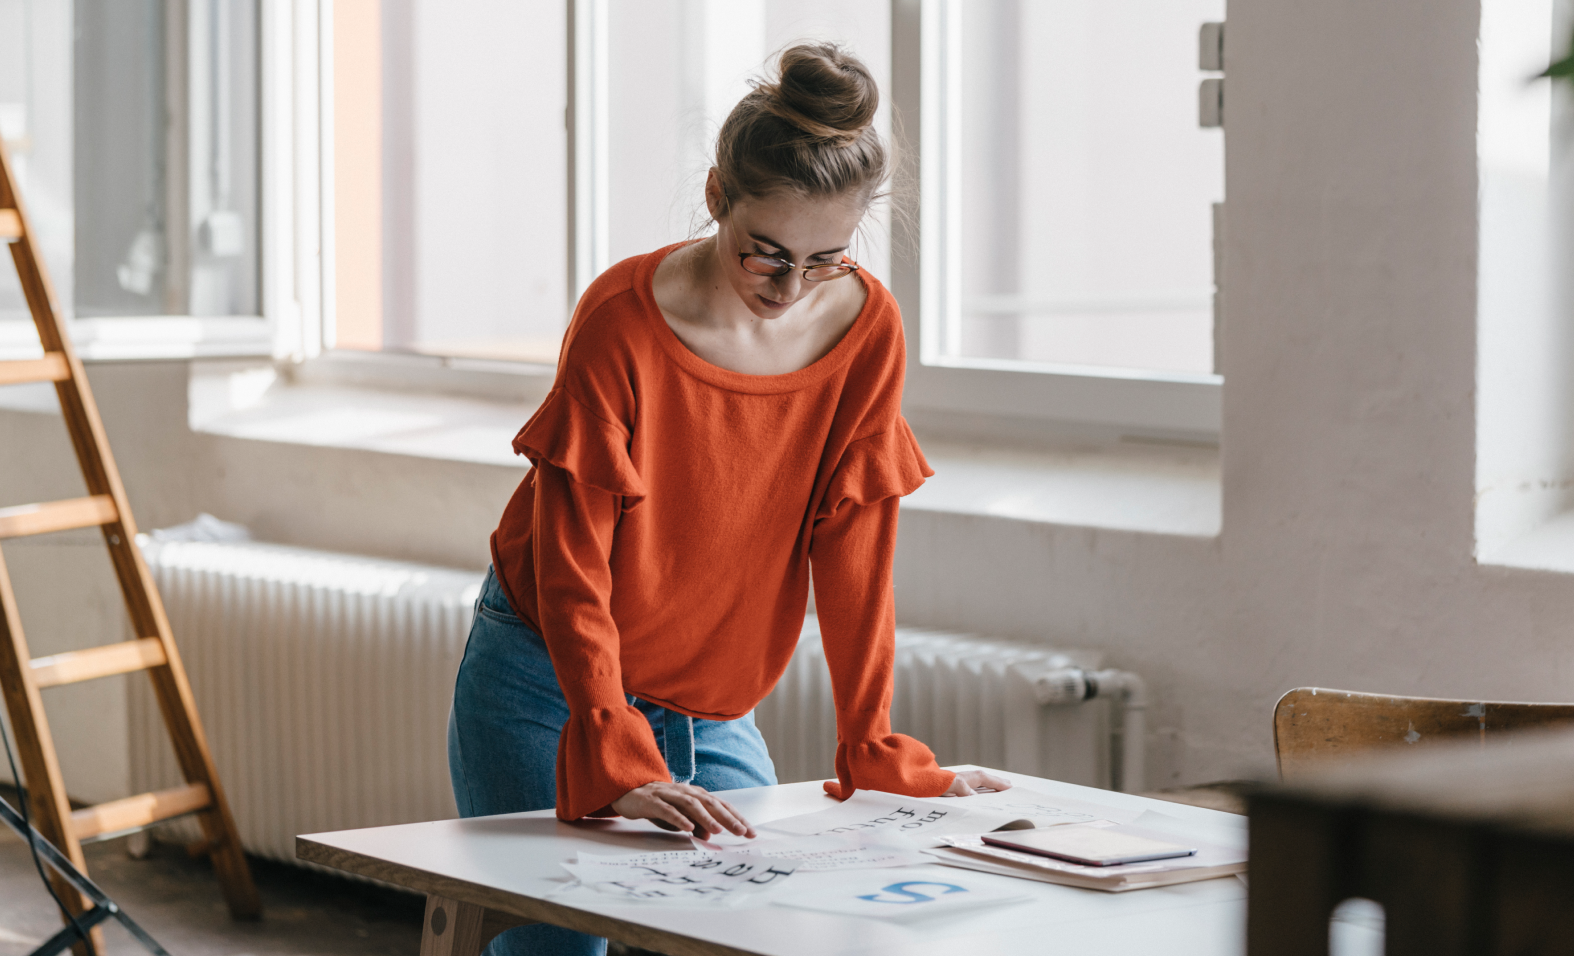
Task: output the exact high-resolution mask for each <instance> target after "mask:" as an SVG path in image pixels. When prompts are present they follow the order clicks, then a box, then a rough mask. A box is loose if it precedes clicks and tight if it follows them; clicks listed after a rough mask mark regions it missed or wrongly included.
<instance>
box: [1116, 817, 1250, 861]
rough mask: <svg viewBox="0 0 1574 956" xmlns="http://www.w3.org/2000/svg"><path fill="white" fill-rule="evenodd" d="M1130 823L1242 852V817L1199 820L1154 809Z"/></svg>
mask: <svg viewBox="0 0 1574 956" xmlns="http://www.w3.org/2000/svg"><path fill="white" fill-rule="evenodd" d="M1132 825H1133V826H1139V827H1142V828H1144V829H1147V830H1153V831H1154V832H1156V833H1163V834H1166V835H1168V836H1170V837H1172V838H1176V839H1181V840H1189V841H1191V842H1193V843H1208V844H1212V845H1213V846H1216V847H1219V848H1221V849H1225V850H1231V851H1234V852H1238V853H1245V852H1246V818H1245V817H1237V818H1235V819H1230V818H1228V817H1226V818H1223V819H1221V820H1217V821H1214V820H1210V821H1209V822H1207V823H1200V822H1198V821H1195V820H1182V819H1180V818H1179V817H1172V816H1170V815H1169V814H1167V813H1159V812H1158V811H1156V810H1148V811H1145V812H1144V813H1143V814H1142V815H1141V816H1139V817H1137V818H1136V819H1135V820H1133V821H1132Z"/></svg>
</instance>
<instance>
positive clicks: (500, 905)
mask: <svg viewBox="0 0 1574 956" xmlns="http://www.w3.org/2000/svg"><path fill="white" fill-rule="evenodd" d="M952 769H971V768H965V767H959V768H952ZM1006 776H1007V777H1009V778H1011V779H1012V780H1013V781H1015V782H1016V783H1017V784H1018V785H1019V786H1023V787H1029V788H1031V789H1033V790H1037V791H1040V792H1042V793H1046V794H1051V795H1064V796H1067V797H1075V798H1077V799H1080V800H1088V801H1093V802H1098V803H1104V804H1107V805H1111V806H1116V807H1125V808H1132V809H1138V810H1158V811H1160V812H1163V813H1167V814H1170V815H1171V816H1175V817H1179V818H1182V819H1186V820H1193V821H1197V822H1199V823H1204V824H1211V825H1213V826H1228V827H1238V828H1243V827H1245V825H1246V820H1245V818H1244V817H1240V816H1236V815H1234V814H1229V813H1221V812H1219V811H1216V810H1206V809H1203V808H1200V807H1191V806H1186V805H1183V804H1176V803H1168V802H1164V801H1160V800H1151V799H1148V798H1145V797H1138V796H1132V795H1130V794H1121V793H1112V792H1109V791H1104V790H1095V789H1092V788H1089V787H1079V786H1076V785H1074V784H1068V783H1059V782H1056V781H1053V780H1042V779H1039V778H1037V777H1029V776H1025V775H1023V774H1006ZM727 800H728V801H729V802H730V803H732V804H733V805H734V806H736V807H737V808H738V809H739V810H740V811H742V813H743V814H744V815H745V816H746V817H747V818H748V820H749V822H751V823H753V824H755V825H756V826H758V825H759V824H761V823H765V822H768V821H770V820H773V819H780V818H783V817H788V816H795V815H797V814H800V813H808V812H811V811H814V810H819V809H824V808H826V807H829V806H832V805H833V804H832V801H831V799H830V798H829V797H827V796H825V794H824V792H823V790H822V789H821V787H820V784H819V783H795V784H786V785H784V786H778V787H761V788H758V789H752V790H735V791H732V792H730V793H728V794H727ZM689 845H690V844H689V841H688V840H687V838H684V837H679V836H677V835H675V834H670V833H665V832H662V831H660V830H657V829H656V828H655V827H654V826H652V825H650V824H648V823H646V822H644V821H637V822H631V821H626V820H607V821H592V822H587V823H579V824H565V823H560V822H558V821H557V819H556V818H555V817H554V816H553V814H552V811H550V810H543V811H539V812H535V813H517V814H505V815H500V816H494V817H477V818H474V819H469V820H441V821H437V822H433V823H412V824H407V825H404V826H392V827H378V828H375V829H368V830H344V831H340V832H337V833H317V834H312V835H309V836H302V837H298V838H297V841H296V855H297V856H299V857H300V858H301V859H302V860H308V861H310V862H313V863H320V864H323V865H325V866H330V867H335V868H337V869H341V870H345V871H348V872H350V873H357V874H360V875H362V876H369V877H373V878H375V879H379V880H384V881H387V882H389V883H395V884H398V885H400V886H406V887H409V888H411V889H414V890H419V891H421V892H424V893H426V894H427V922H426V930H425V933H424V936H423V939H422V943H421V953H422V954H423V956H473V954H474V953H477V952H478V951H479V950H480V949H481V948H483V947H484V944H485V942H487V941H489V940H490V939H491V937H492V936H493V935H495V934H496V933H497V932H498V931H500V930H501V929H505V928H507V927H508V926H512V925H519V924H521V923H527V922H547V923H554V924H557V925H559V926H567V927H569V928H572V929H576V930H582V931H584V932H589V933H595V934H597V935H600V936H607V937H610V938H612V939H616V940H620V941H622V942H625V943H628V944H631V945H635V946H643V947H645V948H647V949H654V950H657V951H659V952H665V953H673V954H685V956H686V954H705V956H709V954H748V956H798V954H814V956H829V954H833V953H839V954H848V956H852V954H858V956H876V954H890V956H897V954H901V956H920V954H926V953H933V954H937V956H940V954H943V956H967V954H979V956H983V954H1015V953H1060V954H1066V953H1089V954H1097V956H1122V954H1138V953H1141V954H1154V953H1163V954H1166V956H1191V954H1195V956H1231V954H1238V953H1242V952H1244V949H1245V926H1246V887H1245V885H1244V884H1243V883H1242V882H1241V881H1240V880H1238V879H1236V878H1234V877H1227V878H1223V879H1216V880H1205V881H1203V882H1200V883H1186V884H1181V885H1178V886H1166V887H1158V888H1154V889H1148V890H1137V891H1133V892H1128V893H1118V894H1116V893H1103V892H1099V891H1095V890H1084V889H1077V888H1073V887H1068V886H1057V885H1054V884H1050V883H1039V882H1034V881H1029V880H1017V879H1012V878H1010V877H1004V876H993V875H990V874H985V873H977V872H974V871H970V870H958V869H954V868H950V867H941V866H938V865H929V866H923V867H908V868H893V869H889V870H883V871H880V872H881V873H886V874H890V876H891V881H892V882H896V881H898V880H901V879H931V880H934V879H940V880H943V879H946V878H947V877H948V876H949V877H951V878H953V879H954V878H960V877H961V876H962V875H964V874H965V875H967V876H968V877H969V878H970V879H971V880H972V881H973V882H975V883H985V884H989V885H999V886H1002V887H1007V888H1010V889H1013V890H1016V891H1018V892H1025V893H1028V894H1030V895H1031V896H1032V897H1033V901H1032V902H1031V903H1021V904H1015V905H1010V906H1004V907H997V908H993V909H987V910H977V911H974V912H963V913H958V914H955V915H938V914H937V915H935V916H930V917H927V918H925V919H923V920H919V921H911V922H909V921H890V920H882V919H870V918H866V917H853V916H834V915H830V914H822V913H816V912H811V911H808V910H798V909H789V908H786V907H780V906H765V907H760V908H749V909H714V910H712V909H701V908H682V909H663V908H657V907H654V906H639V905H629V904H620V903H618V902H616V901H614V900H610V899H609V900H607V901H605V902H603V901H602V900H601V899H599V898H595V899H586V898H585V896H579V897H576V898H574V899H573V901H572V903H569V902H568V901H567V900H566V899H552V898H550V894H552V893H553V891H556V890H561V889H562V887H563V884H564V881H565V880H566V878H567V874H565V873H564V871H563V870H562V869H561V868H560V867H559V866H558V864H559V862H561V861H563V860H567V859H570V858H572V857H573V856H574V854H576V853H578V852H579V851H581V850H585V851H590V852H598V853H635V852H641V851H651V850H660V849H688V847H689ZM830 875H838V874H799V875H798V876H795V877H794V878H793V879H795V880H799V879H813V878H816V877H820V876H830ZM585 895H586V896H588V895H589V894H588V893H587V894H585Z"/></svg>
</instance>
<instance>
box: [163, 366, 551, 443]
mask: <svg viewBox="0 0 1574 956" xmlns="http://www.w3.org/2000/svg"><path fill="white" fill-rule="evenodd" d="M188 396H189V400H190V404H189V421H190V425H191V429H192V430H193V431H195V432H200V433H203V434H209V435H223V436H227V437H230V438H243V439H249V440H252V441H268V442H280V443H284V444H293V445H313V446H317V447H323V448H353V449H358V450H361V451H373V452H383V453H385V454H390V455H409V456H414V457H418V458H435V459H441V460H448V461H457V462H470V463H474V464H484V465H504V466H508V467H515V468H519V469H521V470H523V469H525V468H527V467H529V464H530V463H529V462H528V461H526V460H525V459H524V458H521V457H519V456H517V455H515V454H514V451H513V448H512V447H511V444H510V443H511V442H512V441H513V438H514V435H515V434H517V433H518V431H519V429H520V428H521V427H522V426H523V425H524V423H525V421H526V420H528V419H529V418H530V414H531V413H532V412H533V411H534V410H535V407H536V405H537V404H539V398H537V399H536V400H534V401H531V400H528V399H519V398H514V399H513V400H510V401H488V400H486V399H483V398H476V397H473V396H467V395H445V394H434V393H431V392H425V391H411V390H397V389H394V388H389V387H371V386H367V385H352V384H343V383H340V382H337V381H333V380H332V379H331V378H330V379H329V380H328V381H322V380H314V379H312V378H308V379H307V380H306V381H297V382H294V383H291V382H286V381H284V380H283V379H281V378H280V376H279V374H278V373H277V372H276V371H275V369H274V368H273V366H271V365H255V364H253V365H249V366H248V365H243V364H238V363H194V364H193V366H192V375H191V381H190V386H189V390H188Z"/></svg>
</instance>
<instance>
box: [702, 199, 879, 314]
mask: <svg viewBox="0 0 1574 956" xmlns="http://www.w3.org/2000/svg"><path fill="white" fill-rule="evenodd" d="M706 192H707V199H709V198H710V196H709V193H710V192H711V190H710V189H709V188H707V190H706ZM716 192H717V193H718V194H719V192H720V190H719V189H717V190H716ZM717 198H718V199H719V198H720V197H719V195H718V197H717ZM850 198H851V197H849V198H842V197H829V198H806V197H802V196H796V195H793V194H791V193H782V194H778V195H772V196H763V197H745V198H742V199H739V200H736V201H734V202H725V201H719V202H717V203H714V204H713V205H712V207H711V215H712V216H714V217H715V218H716V220H717V222H719V223H720V229H719V231H718V232H717V237H716V245H717V248H716V252H717V255H718V256H719V257H720V258H721V268H722V272H723V274H724V275H726V277H727V282H728V284H729V285H731V286H732V290H733V291H734V292H736V293H737V294H738V298H739V299H741V300H742V301H743V304H744V305H746V306H748V308H749V311H750V312H752V313H754V314H755V315H757V316H759V317H760V318H762V319H776V318H780V317H781V316H782V315H784V314H786V312H787V310H788V309H791V308H792V307H793V305H794V304H796V303H797V302H800V301H802V300H803V299H804V298H805V297H807V296H808V295H809V294H810V293H812V292H814V290H815V288H816V287H817V286H820V285H823V284H824V283H819V282H805V281H804V278H803V271H802V270H801V269H795V270H793V271H792V272H789V273H787V274H786V275H784V276H780V277H775V278H773V277H771V276H762V275H755V274H754V273H752V272H750V271H748V270H747V269H745V268H744V267H743V262H742V260H740V259H739V258H738V253H740V252H748V253H751V254H754V253H757V254H760V255H767V256H772V257H774V258H777V259H785V260H786V261H788V262H792V263H796V264H797V265H799V266H803V265H806V264H824V263H836V262H840V261H842V257H843V256H844V255H846V254H847V248H848V246H849V245H850V244H851V243H852V240H853V232H854V231H855V230H857V228H858V223H859V221H860V220H861V219H863V208H862V204H861V203H858V202H856V201H849V199H850ZM718 213H719V214H720V215H718ZM830 281H832V282H847V281H849V279H848V278H841V279H832V280H830ZM852 281H856V280H852Z"/></svg>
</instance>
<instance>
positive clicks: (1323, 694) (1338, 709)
mask: <svg viewBox="0 0 1574 956" xmlns="http://www.w3.org/2000/svg"><path fill="white" fill-rule="evenodd" d="M1559 723H1569V724H1574V704H1520V703H1499V702H1495V701H1484V700H1444V699H1440V698H1436V697H1389V696H1387V695H1385V694H1362V693H1358V692H1355V691H1348V690H1330V689H1328V688H1326V687H1297V688H1296V689H1295V690H1292V691H1290V692H1289V693H1288V694H1285V695H1284V696H1283V697H1281V698H1279V703H1278V705H1277V706H1276V707H1275V708H1274V712H1273V749H1274V753H1275V754H1276V755H1277V756H1278V758H1279V778H1280V779H1281V780H1286V781H1289V780H1293V779H1294V778H1295V777H1296V776H1297V775H1299V774H1301V773H1303V772H1305V771H1307V770H1309V769H1311V768H1312V767H1314V766H1316V767H1327V766H1329V765H1330V764H1333V765H1337V764H1338V763H1340V762H1341V761H1342V760H1344V759H1347V758H1349V757H1353V756H1355V755H1357V754H1362V753H1366V752H1369V751H1372V750H1402V749H1403V750H1408V749H1411V748H1416V747H1425V746H1427V745H1428V744H1434V743H1442V742H1444V741H1458V740H1459V739H1460V738H1461V737H1465V736H1471V735H1474V736H1478V737H1479V738H1480V739H1481V741H1482V742H1483V743H1485V741H1486V739H1487V738H1488V737H1490V736H1493V735H1495V734H1500V733H1503V732H1504V731H1510V730H1524V729H1527V728H1531V727H1549V726H1552V725H1555V724H1559Z"/></svg>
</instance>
